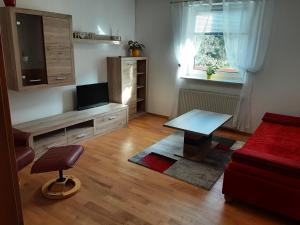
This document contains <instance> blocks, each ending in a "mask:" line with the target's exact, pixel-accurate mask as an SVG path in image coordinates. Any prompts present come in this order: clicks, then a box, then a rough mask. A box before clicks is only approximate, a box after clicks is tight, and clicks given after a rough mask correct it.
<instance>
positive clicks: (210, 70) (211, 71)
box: [206, 64, 218, 80]
mask: <svg viewBox="0 0 300 225" xmlns="http://www.w3.org/2000/svg"><path fill="white" fill-rule="evenodd" d="M217 69H218V67H217V66H216V65H212V64H208V65H207V68H206V75H207V79H208V80H210V79H211V76H212V75H213V74H215V73H216V71H217Z"/></svg>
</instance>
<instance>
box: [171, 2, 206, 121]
mask: <svg viewBox="0 0 300 225" xmlns="http://www.w3.org/2000/svg"><path fill="white" fill-rule="evenodd" d="M210 2H211V1H204V2H201V3H199V2H178V3H172V4H171V15H172V28H173V29H172V31H173V44H174V54H175V58H176V60H177V65H178V67H177V72H176V74H175V75H174V79H175V80H174V83H175V93H174V103H173V107H172V112H171V118H174V117H176V116H177V114H178V99H179V89H180V87H181V85H182V80H181V79H180V77H182V76H187V75H188V74H189V73H191V72H192V70H193V64H194V58H195V55H196V53H197V51H198V48H199V45H200V43H199V41H198V42H197V45H196V42H195V29H196V27H195V26H196V16H199V15H201V14H205V13H206V14H207V12H209V11H210V10H211V3H210ZM206 19H207V20H208V19H209V18H207V17H206ZM208 24H209V21H206V22H203V23H201V25H202V26H206V25H208Z"/></svg>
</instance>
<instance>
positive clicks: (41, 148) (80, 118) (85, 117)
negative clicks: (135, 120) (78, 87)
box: [14, 103, 128, 159]
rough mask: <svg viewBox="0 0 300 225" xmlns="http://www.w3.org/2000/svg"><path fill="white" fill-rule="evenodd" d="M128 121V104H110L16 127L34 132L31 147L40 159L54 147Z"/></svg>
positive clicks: (103, 132)
mask: <svg viewBox="0 0 300 225" xmlns="http://www.w3.org/2000/svg"><path fill="white" fill-rule="evenodd" d="M127 124H128V106H126V105H122V104H116V103H110V104H108V105H104V106H100V107H97V108H92V109H87V110H83V111H71V112H67V113H63V114H59V115H56V116H51V117H47V118H43V119H39V120H35V121H30V122H26V123H22V124H18V125H15V126H14V128H16V129H18V130H21V131H23V132H27V133H30V134H31V136H30V147H32V148H33V149H34V151H35V155H36V157H35V159H38V158H40V157H41V156H42V155H43V154H45V153H46V152H47V151H48V150H49V149H50V148H52V147H57V146H64V145H71V144H76V143H79V142H81V141H84V140H86V139H88V138H91V137H94V136H98V135H103V134H106V133H109V132H111V131H113V130H116V129H118V128H121V127H126V126H127Z"/></svg>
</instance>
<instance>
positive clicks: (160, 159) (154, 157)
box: [141, 152, 176, 173]
mask: <svg viewBox="0 0 300 225" xmlns="http://www.w3.org/2000/svg"><path fill="white" fill-rule="evenodd" d="M141 161H142V163H143V165H144V166H146V167H148V168H149V169H152V170H155V171H157V172H160V173H163V172H164V171H165V170H167V169H169V167H170V166H172V165H173V164H174V163H175V162H176V160H175V159H171V158H168V157H166V156H163V155H159V154H157V153H154V152H152V153H150V154H148V155H146V156H145V157H144V158H143V159H142V160H141Z"/></svg>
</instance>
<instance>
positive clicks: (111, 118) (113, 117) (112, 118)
mask: <svg viewBox="0 0 300 225" xmlns="http://www.w3.org/2000/svg"><path fill="white" fill-rule="evenodd" d="M116 118H117V117H115V116H112V117H109V118H108V120H114V119H116Z"/></svg>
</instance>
